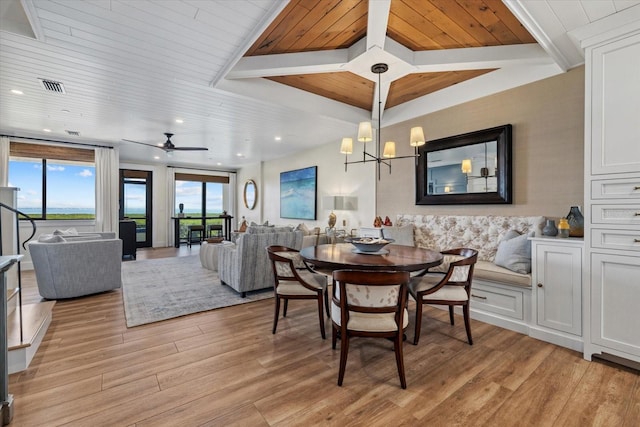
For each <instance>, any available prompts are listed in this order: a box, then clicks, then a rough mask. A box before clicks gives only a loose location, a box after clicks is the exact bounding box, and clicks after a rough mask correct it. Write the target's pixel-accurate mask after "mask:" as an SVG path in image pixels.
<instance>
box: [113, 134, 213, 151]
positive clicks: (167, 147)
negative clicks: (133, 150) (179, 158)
mask: <svg viewBox="0 0 640 427" xmlns="http://www.w3.org/2000/svg"><path fill="white" fill-rule="evenodd" d="M164 135H165V136H166V137H167V140H166V141H165V142H164V144H162V145H160V144H158V145H151V144H145V143H144V142H138V141H132V140H130V139H123V141H126V142H133V143H134V144H140V145H146V146H147V147H155V148H160V149H161V150H164V151H166V152H167V153H168V152H171V151H206V150H208V148H207V147H176V146H175V145H173V142H171V137H172V136H173V134H172V133H168V132H165V134H164Z"/></svg>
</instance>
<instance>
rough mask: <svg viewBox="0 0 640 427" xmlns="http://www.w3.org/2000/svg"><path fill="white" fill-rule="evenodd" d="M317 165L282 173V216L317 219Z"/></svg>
mask: <svg viewBox="0 0 640 427" xmlns="http://www.w3.org/2000/svg"><path fill="white" fill-rule="evenodd" d="M317 170H318V167H317V166H311V167H308V168H304V169H296V170H292V171H287V172H281V173H280V217H281V218H293V219H312V220H315V219H316V187H317V183H318V175H317Z"/></svg>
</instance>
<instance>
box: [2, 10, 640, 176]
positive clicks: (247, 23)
mask: <svg viewBox="0 0 640 427" xmlns="http://www.w3.org/2000/svg"><path fill="white" fill-rule="evenodd" d="M385 1H389V0H376V1H375V2H371V5H372V6H371V7H374V8H379V7H380V3H381V2H385ZM505 3H506V4H507V5H508V7H509V8H510V9H511V11H512V12H513V13H514V15H516V17H518V19H520V21H521V22H522V23H523V25H524V26H525V27H526V28H527V29H528V30H529V32H530V33H531V34H532V35H533V36H534V37H535V38H536V40H537V41H538V43H539V44H540V46H541V47H542V49H543V50H544V52H542V53H543V55H546V56H548V58H547V59H545V60H539V61H537V62H536V63H535V64H531V63H530V61H529V62H524V60H523V62H522V64H521V65H517V64H516V65H510V66H506V67H504V68H502V69H500V70H498V71H496V72H493V73H488V74H486V75H483V76H481V77H478V78H476V79H473V80H471V81H468V82H464V83H462V84H459V85H456V86H454V87H452V88H449V89H444V90H442V91H440V92H437V93H434V94H431V95H427V96H425V97H423V98H419V99H416V100H414V101H410V102H408V103H405V104H402V105H400V106H397V107H394V108H392V109H389V110H387V111H386V112H385V117H384V120H383V126H386V125H390V124H393V123H398V122H400V121H404V120H410V119H411V118H413V117H416V116H420V115H424V114H426V113H428V112H431V111H434V110H437V109H440V108H445V107H448V106H450V105H453V104H455V103H459V102H464V101H467V100H470V99H473V98H476V97H479V96H484V95H487V94H490V93H495V92H498V91H501V90H505V89H508V88H509V87H513V86H517V85H520V84H526V83H528V82H531V81H534V80H537V79H540V78H545V77H548V76H551V75H554V74H557V73H560V72H563V71H566V70H567V69H570V68H572V67H575V66H577V65H580V64H581V63H582V62H583V58H582V55H581V51H580V50H579V49H578V47H577V46H576V45H575V44H574V43H573V42H572V41H571V39H570V38H569V37H568V36H567V32H568V31H571V30H573V29H575V28H579V27H581V26H584V25H586V24H588V23H590V22H593V21H597V20H599V19H601V18H603V17H605V16H608V15H611V14H614V13H616V12H619V11H621V10H623V9H626V8H629V7H632V6H635V7H640V0H635V1H616V0H581V1H578V0H566V1H563V0H521V1H517V0H506V1H505ZM284 6H286V2H285V1H278V0H248V1H246V0H237V1H230V0H217V1H213V0H183V1H178V0H87V1H81V0H53V1H49V0H22V1H20V0H1V1H0V15H1V16H0V133H2V134H6V135H16V136H23V137H36V138H45V139H53V140H60V141H77V142H89V143H98V144H104V145H110V146H118V147H119V148H120V154H121V159H122V160H125V161H136V162H138V161H139V162H145V163H148V162H159V163H166V164H172V165H184V166H194V167H211V168H217V169H219V168H229V169H235V168H239V167H242V166H243V165H246V164H253V163H257V162H260V161H267V160H272V159H276V158H279V157H283V156H285V155H287V154H289V153H291V152H292V151H298V150H305V149H308V148H311V147H313V146H317V145H321V144H326V143H328V142H331V141H335V143H336V150H338V146H339V141H340V139H341V138H342V137H343V136H350V135H353V134H354V133H355V131H356V127H357V122H358V121H361V120H367V119H369V118H370V114H371V113H370V112H369V111H366V110H362V109H359V108H355V107H351V106H348V105H345V104H341V103H338V102H336V101H332V100H329V99H326V98H322V97H319V96H317V95H313V94H310V93H307V92H303V91H300V90H298V89H294V88H291V87H288V86H284V85H281V84H278V83H275V82H273V81H269V80H267V79H261V78H257V77H255V75H249V76H245V77H243V78H234V79H228V78H226V77H227V75H230V76H238V75H239V74H241V73H239V68H235V67H236V65H238V61H239V60H240V59H241V57H242V55H243V54H244V52H245V51H246V50H247V48H248V47H249V46H250V45H251V44H252V42H253V41H254V40H255V39H256V38H257V37H258V36H259V35H260V34H261V33H262V32H263V31H264V29H265V28H266V27H267V26H268V24H269V23H270V22H271V21H272V20H273V19H274V18H275V17H276V16H277V15H278V13H279V12H280V11H281V10H282V9H283V8H284ZM378 10H379V9H377V10H373V12H375V13H371V14H370V23H369V27H370V28H372V25H378V26H379V22H371V20H372V19H385V20H386V17H385V16H382V17H379V18H376V17H377V16H378V15H380V13H378ZM370 33H371V35H370V36H369V38H370V39H369V40H368V41H367V43H366V46H367V49H368V50H370V49H378V50H379V48H378V45H379V44H380V43H376V41H375V40H373V37H376V38H380V37H381V32H380V31H371V32H370ZM387 45H389V43H387ZM392 47H393V46H391V47H387V46H385V50H387V51H388V50H389V49H391V48H392ZM379 53H381V54H383V55H384V54H385V52H384V51H383V52H379ZM467 54H468V52H467ZM307 56H309V55H307ZM374 56H375V55H373V54H372V57H374ZM454 59H455V58H454ZM543 59H544V58H543ZM446 60H447V61H450V62H455V61H452V59H451V58H447V59H446ZM240 65H242V64H240ZM289 65H290V64H289ZM234 73H235V74H234ZM38 78H46V79H51V80H55V81H59V82H62V83H63V84H64V88H65V92H66V93H65V94H58V93H50V92H46V91H45V90H44V89H43V88H42V86H41V85H40V83H39V80H38ZM14 89H16V90H20V91H22V92H23V93H22V94H21V95H17V94H13V93H11V91H12V90H14ZM176 119H181V120H183V121H184V123H182V124H179V123H176ZM43 129H50V132H45V131H43ZM66 131H77V132H79V133H80V136H79V137H78V136H70V135H68V134H67V132H66ZM164 132H172V133H174V134H175V136H174V137H173V138H172V141H173V143H174V144H175V145H177V146H206V147H208V148H209V151H207V152H205V153H203V152H182V153H179V152H174V153H173V155H172V157H167V155H166V154H165V153H164V152H163V151H161V150H159V149H153V148H147V147H144V146H140V145H136V144H131V143H127V142H123V141H122V140H123V139H129V140H135V141H140V142H145V143H150V144H155V143H159V142H164V137H163V133H164ZM276 136H278V137H281V141H276V140H275V137H276ZM427 139H428V136H427ZM239 153H240V154H242V156H238V154H239ZM153 156H158V157H159V159H154V158H153Z"/></svg>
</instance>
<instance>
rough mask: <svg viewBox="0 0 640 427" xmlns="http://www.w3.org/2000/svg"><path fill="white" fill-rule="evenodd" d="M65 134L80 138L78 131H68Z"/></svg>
mask: <svg viewBox="0 0 640 427" xmlns="http://www.w3.org/2000/svg"><path fill="white" fill-rule="evenodd" d="M65 132H67V133H68V134H69V135H71V136H80V132H78V131H77V130H66V131H65Z"/></svg>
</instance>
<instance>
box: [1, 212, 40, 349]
mask: <svg viewBox="0 0 640 427" xmlns="http://www.w3.org/2000/svg"><path fill="white" fill-rule="evenodd" d="M2 208H5V209H8V210H9V211H11V212H13V213H15V214H16V251H17V253H16V255H20V215H22V216H23V217H25V218H26V219H28V220H29V222H31V235H30V236H29V238H27V239H26V240H25V241H24V242H22V248H23V249H24V250H25V251H26V250H27V246H26V245H27V243H28V242H29V240H31V239H33V236H35V235H36V223H35V221H34V220H33V218H31V217H30V216H29V215H27V214H26V213H24V212H20V211H19V210H18V209H15V208H13V207H11V206H8V205H6V204H4V203H2V202H0V211H1V210H2ZM0 255H2V215H0ZM18 309H19V311H20V317H19V319H20V343H22V342H23V341H24V330H23V325H22V267H21V263H20V261H18ZM4 320H6V319H4Z"/></svg>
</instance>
